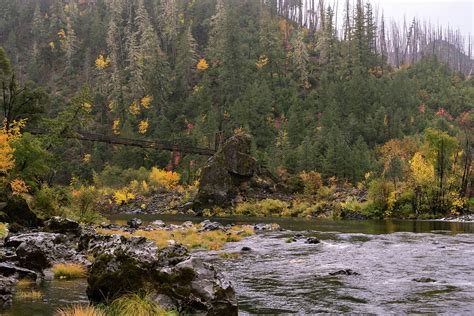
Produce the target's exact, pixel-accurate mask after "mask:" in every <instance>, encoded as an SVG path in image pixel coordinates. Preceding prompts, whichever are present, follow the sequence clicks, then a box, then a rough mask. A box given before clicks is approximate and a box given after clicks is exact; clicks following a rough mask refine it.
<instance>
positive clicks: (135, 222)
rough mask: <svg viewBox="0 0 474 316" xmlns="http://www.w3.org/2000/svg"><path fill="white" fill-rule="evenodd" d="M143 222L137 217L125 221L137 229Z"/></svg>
mask: <svg viewBox="0 0 474 316" xmlns="http://www.w3.org/2000/svg"><path fill="white" fill-rule="evenodd" d="M142 224H143V221H142V220H141V219H139V218H132V219H130V220H129V221H128V222H127V225H128V226H129V227H130V228H133V229H137V228H139V227H140V226H141V225H142Z"/></svg>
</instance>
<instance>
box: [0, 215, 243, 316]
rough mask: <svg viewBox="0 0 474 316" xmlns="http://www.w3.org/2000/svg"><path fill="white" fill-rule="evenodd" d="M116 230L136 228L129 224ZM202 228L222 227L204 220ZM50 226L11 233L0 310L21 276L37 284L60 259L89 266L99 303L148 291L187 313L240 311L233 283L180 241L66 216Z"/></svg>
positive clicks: (0, 275)
mask: <svg viewBox="0 0 474 316" xmlns="http://www.w3.org/2000/svg"><path fill="white" fill-rule="evenodd" d="M155 224H156V225H157V226H160V228H159V229H171V230H172V229H180V228H182V227H190V226H192V223H191V222H185V223H183V224H182V225H181V226H178V225H169V226H166V227H163V226H164V225H165V224H164V223H161V222H157V223H155ZM109 226H111V228H112V226H114V225H109ZM115 226H116V225H115ZM115 226H114V227H115ZM115 228H117V229H120V230H123V231H127V230H130V231H133V230H134V228H131V227H127V226H120V227H115ZM144 229H149V230H152V229H154V228H153V226H149V227H144ZM202 229H203V230H214V229H223V226H222V225H219V224H217V223H212V222H205V225H203V228H202ZM45 230H48V231H47V232H46V231H43V232H41V231H37V230H30V231H29V232H27V233H20V234H12V235H9V236H8V237H7V238H6V239H5V243H4V247H2V248H1V249H2V251H0V310H1V309H2V308H4V307H6V306H8V304H10V303H11V301H12V295H13V293H14V287H15V284H16V282H17V280H18V279H23V278H28V279H31V280H35V281H37V282H38V281H40V280H41V279H42V278H46V277H48V273H50V270H49V269H50V268H51V267H52V266H53V265H54V264H56V263H78V264H82V265H84V266H85V267H86V268H88V270H89V274H88V280H87V281H88V288H87V295H88V297H89V299H90V300H91V301H92V302H94V303H108V302H110V301H112V300H113V299H115V298H117V297H119V296H121V295H123V294H128V293H133V292H139V291H147V292H149V293H150V294H151V297H152V298H153V300H154V301H155V302H156V303H158V304H160V305H161V306H163V307H165V308H169V309H174V310H177V311H179V312H180V313H183V314H199V315H237V311H238V310H237V300H236V297H235V292H234V288H233V287H232V284H231V283H230V282H229V281H227V280H226V279H225V278H224V276H223V275H222V274H220V273H219V272H217V271H216V270H215V269H214V268H213V267H212V266H211V265H210V264H208V263H205V262H203V261H202V260H201V259H197V258H194V257H192V256H190V255H189V253H188V250H187V249H186V248H185V247H184V246H182V245H180V244H177V243H170V245H169V246H168V247H166V248H159V247H158V246H157V245H156V243H155V242H153V241H150V240H148V239H146V238H143V237H131V238H126V237H124V236H120V235H108V234H105V235H104V234H99V233H97V232H96V230H95V229H94V227H91V226H82V225H79V224H78V223H76V222H74V221H71V220H67V219H62V218H52V219H51V220H50V221H48V222H47V223H46V226H45ZM88 256H92V257H94V258H95V260H94V263H93V264H91V263H90V262H89V261H88V260H87V259H86V258H87V257H88ZM2 261H3V262H2Z"/></svg>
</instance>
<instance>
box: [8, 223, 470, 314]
mask: <svg viewBox="0 0 474 316" xmlns="http://www.w3.org/2000/svg"><path fill="white" fill-rule="evenodd" d="M132 217H137V216H136V215H121V216H115V217H112V218H111V220H112V221H113V222H116V223H121V224H124V223H126V221H127V220H128V219H130V218H132ZM138 217H140V218H141V219H143V220H144V221H145V222H150V221H153V220H156V219H161V220H163V221H165V222H167V223H182V222H183V221H187V220H191V221H193V222H200V221H202V220H203V218H196V217H189V216H147V215H143V216H138ZM211 220H216V221H220V222H222V223H224V224H230V223H235V224H245V223H278V224H279V225H280V226H281V227H282V228H283V229H284V230H283V231H277V232H264V233H259V234H257V235H254V236H252V237H250V238H247V239H244V240H243V241H241V242H238V243H228V244H227V245H226V246H225V247H224V248H223V249H221V250H219V251H214V252H207V251H206V252H205V251H200V252H197V253H196V255H198V256H201V257H202V258H204V259H205V260H207V261H209V262H212V263H213V264H214V265H215V266H216V267H217V268H218V270H220V271H222V272H223V273H224V274H225V275H226V276H227V277H228V278H229V279H230V280H231V281H232V282H233V284H234V286H235V289H236V292H237V298H238V302H239V309H240V313H241V314H242V315H253V314H300V315H304V314H317V313H363V314H376V315H387V314H394V315H402V314H455V315H472V314H473V311H474V272H473V263H474V223H459V222H442V221H397V220H391V221H333V220H307V219H299V218H236V217H233V218H211ZM295 234H303V235H305V236H314V237H317V238H319V239H320V240H321V243H320V244H305V243H304V241H305V239H304V238H302V239H299V240H298V241H296V242H292V243H288V242H287V241H288V240H289V238H290V237H292V236H294V235H295ZM244 246H246V247H250V248H251V249H252V251H251V252H249V253H241V249H242V247H244ZM224 252H225V253H240V256H239V257H237V258H234V259H223V258H222V257H221V256H219V254H220V253H224ZM345 269H351V270H352V271H354V272H356V273H357V274H356V275H330V273H334V272H337V271H339V270H345ZM423 278H424V279H423ZM416 280H418V281H416ZM419 281H429V282H419ZM85 288H86V281H85V280H79V281H53V282H45V283H44V285H43V286H42V287H41V290H42V291H43V293H44V297H43V299H41V300H37V301H31V300H20V299H15V300H14V303H13V306H12V308H11V309H10V310H9V311H7V313H6V315H32V316H36V315H52V314H53V313H54V311H55V310H56V309H57V308H59V307H64V306H67V305H70V304H73V303H86V302H87V297H86V295H85Z"/></svg>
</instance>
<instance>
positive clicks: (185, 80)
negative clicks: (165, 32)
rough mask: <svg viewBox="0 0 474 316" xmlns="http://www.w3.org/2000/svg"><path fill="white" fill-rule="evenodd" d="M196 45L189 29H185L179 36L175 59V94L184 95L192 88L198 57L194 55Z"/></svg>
mask: <svg viewBox="0 0 474 316" xmlns="http://www.w3.org/2000/svg"><path fill="white" fill-rule="evenodd" d="M196 49H197V44H196V41H195V40H194V37H193V34H192V32H191V27H190V26H189V27H187V28H186V29H185V30H184V31H183V32H182V34H181V35H180V39H179V43H178V49H177V53H178V55H177V59H176V67H175V73H176V82H177V87H176V91H177V93H179V94H181V95H185V94H186V91H189V89H190V88H192V86H191V85H192V82H193V74H194V73H195V70H196V64H197V62H198V55H197V53H196Z"/></svg>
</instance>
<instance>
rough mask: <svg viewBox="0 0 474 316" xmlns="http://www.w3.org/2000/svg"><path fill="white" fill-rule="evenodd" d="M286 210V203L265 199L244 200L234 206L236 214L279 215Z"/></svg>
mask: <svg viewBox="0 0 474 316" xmlns="http://www.w3.org/2000/svg"><path fill="white" fill-rule="evenodd" d="M285 211H288V203H286V202H284V201H280V200H273V199H265V200H262V201H258V202H244V203H241V204H239V205H237V207H236V208H235V211H234V213H235V214H236V215H243V216H280V215H282V214H283V213H284V212H285Z"/></svg>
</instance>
